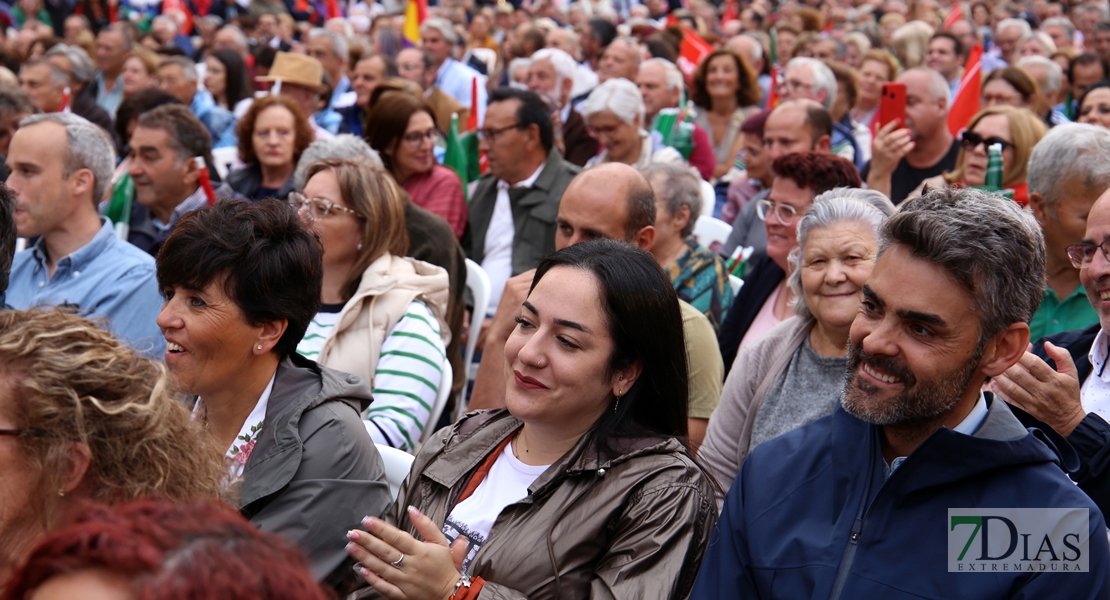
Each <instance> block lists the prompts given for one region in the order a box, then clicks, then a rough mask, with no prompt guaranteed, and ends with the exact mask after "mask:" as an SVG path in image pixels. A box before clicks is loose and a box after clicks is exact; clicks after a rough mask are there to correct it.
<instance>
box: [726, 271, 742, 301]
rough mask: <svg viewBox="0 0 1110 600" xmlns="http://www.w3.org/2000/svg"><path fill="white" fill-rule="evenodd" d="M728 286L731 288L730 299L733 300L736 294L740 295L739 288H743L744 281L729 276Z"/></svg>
mask: <svg viewBox="0 0 1110 600" xmlns="http://www.w3.org/2000/svg"><path fill="white" fill-rule="evenodd" d="M728 285H729V287H731V288H732V297H733V298H735V297H736V294H738V293H740V288H742V287H744V280H743V279H740V278H739V277H737V276H735V275H729V276H728Z"/></svg>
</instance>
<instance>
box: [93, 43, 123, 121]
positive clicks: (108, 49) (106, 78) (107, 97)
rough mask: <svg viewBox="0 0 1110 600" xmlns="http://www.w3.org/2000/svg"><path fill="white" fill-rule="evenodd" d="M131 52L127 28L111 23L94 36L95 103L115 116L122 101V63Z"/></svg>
mask: <svg viewBox="0 0 1110 600" xmlns="http://www.w3.org/2000/svg"><path fill="white" fill-rule="evenodd" d="M130 52H131V35H130V34H128V33H127V28H125V27H121V26H117V25H112V26H111V27H106V28H104V29H102V30H100V33H99V34H98V35H97V36H96V66H97V68H98V70H97V71H96V81H95V83H96V103H97V104H99V105H100V108H103V109H104V110H106V111H108V114H109V115H111V116H112V118H115V116H116V109H117V108H119V105H120V102H123V80H122V79H121V78H120V74H121V73H123V63H124V62H125V61H127V55H128V53H130Z"/></svg>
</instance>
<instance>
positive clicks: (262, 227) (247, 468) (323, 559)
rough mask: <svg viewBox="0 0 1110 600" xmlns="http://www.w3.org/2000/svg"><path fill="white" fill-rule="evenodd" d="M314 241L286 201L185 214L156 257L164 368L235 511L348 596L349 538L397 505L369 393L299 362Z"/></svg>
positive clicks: (315, 296) (315, 260) (315, 303)
mask: <svg viewBox="0 0 1110 600" xmlns="http://www.w3.org/2000/svg"><path fill="white" fill-rule="evenodd" d="M321 255H322V250H321V247H320V242H319V240H317V239H316V236H315V235H313V233H312V232H311V231H309V230H308V228H306V227H305V225H304V224H303V223H302V222H301V220H300V218H299V217H298V215H297V213H296V211H295V210H293V208H292V207H290V206H289V205H288V204H286V203H285V202H280V201H277V200H260V201H258V202H256V203H253V204H250V203H247V202H245V201H242V200H226V201H223V202H220V203H218V204H216V205H215V206H212V207H207V208H201V209H198V210H195V211H193V212H191V213H188V214H187V215H185V216H184V217H183V218H182V219H181V220H180V221H179V222H178V225H177V227H176V228H175V229H174V232H173V233H172V234H170V237H169V238H168V239H167V240H166V242H165V244H164V245H163V246H162V250H161V252H159V254H158V258H157V267H158V285H159V287H160V288H161V290H162V293H163V295H164V297H165V299H166V300H165V304H164V305H163V307H162V312H161V314H159V315H158V326H159V327H160V328H161V329H162V333H163V334H164V335H165V336H166V342H167V343H166V355H165V359H166V367H167V369H168V370H169V373H170V376H171V380H172V382H173V384H174V386H175V387H176V388H177V390H178V391H179V392H181V393H183V394H187V395H189V397H190V400H189V405H190V406H191V407H192V408H193V413H194V415H195V416H196V418H197V419H198V420H200V421H201V422H202V423H203V424H204V427H205V429H206V430H208V431H209V432H210V434H211V436H212V438H213V439H214V440H215V441H216V443H217V445H218V446H219V447H220V448H225V449H226V457H227V460H228V465H229V466H228V475H229V483H234V484H236V485H238V489H239V494H240V499H239V508H240V511H241V512H242V513H243V514H244V515H245V516H246V517H248V518H249V519H250V520H251V522H253V523H254V524H255V525H257V526H258V527H259V528H261V529H262V530H264V531H272V532H278V533H283V534H285V535H287V536H289V537H290V538H292V540H293V541H295V542H296V543H297V544H298V545H300V547H301V549H302V550H304V552H305V554H306V555H307V556H308V557H309V561H310V563H311V567H312V572H313V574H314V575H315V576H316V577H317V579H320V580H325V581H327V582H328V583H330V584H332V585H333V586H335V587H336V588H337V589H339V590H341V591H342V590H343V588H344V586H345V584H346V583H347V580H348V578H349V576H350V574H351V573H352V571H351V570H350V565H349V564H348V561H347V560H346V556H345V553H344V551H343V539H342V536H343V532H345V531H346V530H348V529H350V528H351V527H352V526H354V525H356V524H357V523H358V520H359V519H360V518H362V517H363V516H365V515H377V514H381V513H382V512H383V511H384V510H385V508H386V507H387V506H388V505H389V502H390V495H389V488H388V486H387V485H386V483H385V474H384V468H383V466H382V462H381V457H380V456H379V455H378V452H377V449H376V448H375V447H374V444H373V442H372V441H371V440H370V437H369V436H368V435H367V434H366V429H365V428H364V427H363V425H362V420H361V419H360V416H359V415H360V413H361V412H362V411H363V410H365V409H366V407H367V406H368V405H369V404H370V401H371V396H370V388H369V387H368V386H367V384H366V382H364V381H362V380H361V379H359V378H357V377H355V376H353V375H348V374H346V373H340V372H338V371H333V370H331V369H327V368H324V367H320V366H319V365H317V364H316V363H314V362H312V361H310V360H307V359H304V358H302V357H301V356H300V355H298V354H297V353H296V350H297V343H298V342H300V340H301V337H302V336H303V335H304V332H305V330H306V329H307V327H308V324H309V321H311V320H312V317H313V315H315V314H316V311H317V309H318V308H319V306H320V290H321V279H322V275H323V269H322V266H321Z"/></svg>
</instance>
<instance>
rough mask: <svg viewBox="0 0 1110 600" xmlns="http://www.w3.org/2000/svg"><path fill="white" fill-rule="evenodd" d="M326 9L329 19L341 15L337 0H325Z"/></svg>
mask: <svg viewBox="0 0 1110 600" xmlns="http://www.w3.org/2000/svg"><path fill="white" fill-rule="evenodd" d="M327 11H328V16H327V18H329V19H335V18H337V17H342V16H343V11H342V10H341V9H340V8H339V2H338V0H327Z"/></svg>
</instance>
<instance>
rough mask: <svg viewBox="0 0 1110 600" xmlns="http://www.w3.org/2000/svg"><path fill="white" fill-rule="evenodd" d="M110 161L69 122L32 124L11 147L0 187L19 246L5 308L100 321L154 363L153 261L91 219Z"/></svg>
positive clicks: (106, 142) (41, 118)
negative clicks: (61, 311) (41, 309)
mask: <svg viewBox="0 0 1110 600" xmlns="http://www.w3.org/2000/svg"><path fill="white" fill-rule="evenodd" d="M115 165H116V153H115V150H114V148H113V147H112V142H111V140H110V139H109V138H108V136H107V135H106V134H105V133H104V132H103V131H102V130H101V129H100V128H99V127H97V126H95V125H93V124H92V123H89V122H88V121H86V120H85V119H82V118H81V117H78V116H77V115H74V114H70V113H50V114H42V115H33V116H31V117H28V118H26V119H24V120H23V122H22V123H21V125H20V128H19V131H17V132H16V133H15V136H14V137H13V138H12V142H11V147H10V151H9V153H8V159H7V167H8V169H9V170H10V171H11V175H9V176H8V180H7V185H8V187H9V188H11V190H12V192H14V193H15V197H16V205H15V225H16V229H17V232H18V234H19V236H20V237H25V238H31V237H38V241H36V242H35V244H34V245H33V246H31V247H30V248H28V249H27V250H24V251H23V252H20V253H18V254H16V256H15V260H14V262H13V264H12V273H11V281H10V283H9V285H8V291H7V298H6V299H7V302H8V304H11V305H12V306H13V307H15V308H17V309H21V310H28V309H31V308H34V307H36V306H44V305H47V306H48V305H54V306H60V307H64V308H67V309H72V310H76V311H78V313H79V314H81V315H84V316H89V317H102V318H105V319H107V321H108V323H109V326H110V329H111V331H112V332H113V333H114V334H116V335H117V336H118V337H120V338H121V339H123V340H126V341H127V342H129V343H130V344H131V345H132V346H133V347H135V348H136V349H137V350H139V351H141V352H143V353H145V354H147V355H149V356H152V357H160V356H162V354H163V352H164V351H165V346H166V340H165V338H163V337H162V334H161V331H160V330H159V329H158V326H157V324H155V322H154V320H155V318H156V317H157V316H158V312H159V310H160V309H161V306H162V298H161V295H160V294H159V293H158V283H157V281H156V280H155V274H154V259H153V258H151V256H150V255H148V254H146V253H145V252H143V251H142V250H139V249H138V248H136V247H134V246H132V245H131V244H128V243H127V242H124V241H122V240H119V239H117V238H116V234H115V231H113V228H112V224H111V222H109V221H108V220H107V219H103V218H101V217H100V215H99V214H97V210H96V208H97V202H98V201H99V200H100V199H102V198H103V197H104V194H105V192H106V191H107V190H108V187H109V185H110V184H111V180H112V170H113V169H114V168H115Z"/></svg>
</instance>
